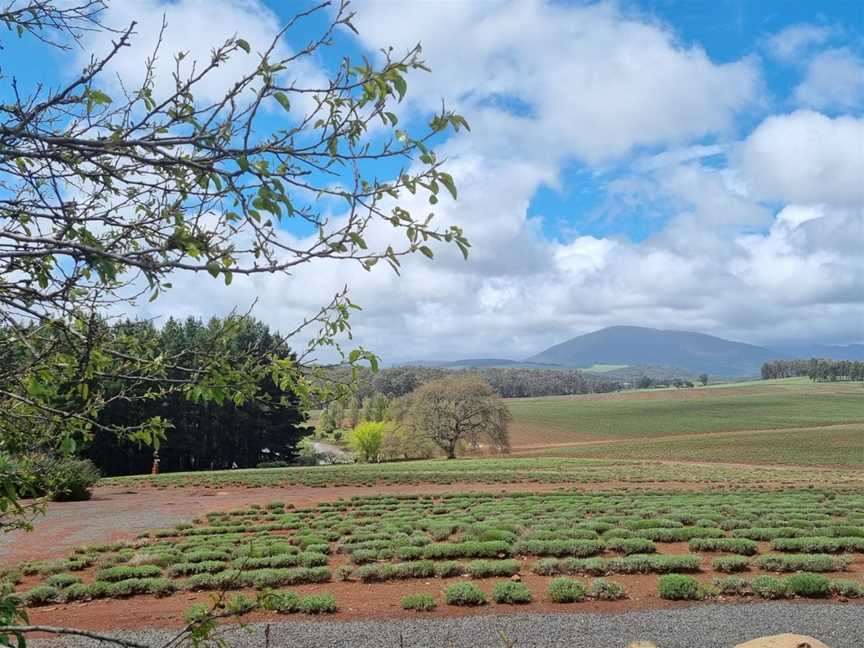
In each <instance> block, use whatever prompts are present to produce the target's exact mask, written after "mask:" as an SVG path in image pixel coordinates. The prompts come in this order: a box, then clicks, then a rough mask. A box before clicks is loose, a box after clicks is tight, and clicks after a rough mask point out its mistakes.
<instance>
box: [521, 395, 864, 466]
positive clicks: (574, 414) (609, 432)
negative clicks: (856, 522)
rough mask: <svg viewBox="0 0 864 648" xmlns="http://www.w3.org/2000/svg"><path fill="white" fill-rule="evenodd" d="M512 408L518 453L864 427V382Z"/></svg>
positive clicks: (577, 399)
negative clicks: (609, 442)
mask: <svg viewBox="0 0 864 648" xmlns="http://www.w3.org/2000/svg"><path fill="white" fill-rule="evenodd" d="M509 407H510V411H511V412H512V414H513V425H512V429H511V445H512V446H513V448H514V449H516V450H519V449H520V448H523V447H535V448H536V447H540V446H543V445H555V444H566V443H582V442H591V441H605V440H621V439H628V440H629V439H638V440H645V439H652V438H657V437H666V436H673V435H696V434H710V433H716V432H734V431H745V430H777V429H788V428H798V429H800V428H814V427H821V426H829V425H840V424H849V423H858V424H864V385H862V384H861V383H833V384H828V383H812V382H810V381H806V382H805V381H802V380H800V379H789V380H776V381H758V382H753V383H736V384H731V385H728V386H713V387H707V388H695V389H662V390H649V391H641V390H640V391H633V392H621V393H615V394H596V395H586V396H556V397H545V398H526V399H512V400H510V401H509ZM766 440H767V438H766ZM862 453H864V446H862ZM589 456H590V455H589ZM801 456H802V457H806V456H807V455H806V453H802V455H801ZM841 463H842V462H841Z"/></svg>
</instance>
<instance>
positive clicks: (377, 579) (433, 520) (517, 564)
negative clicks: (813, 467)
mask: <svg viewBox="0 0 864 648" xmlns="http://www.w3.org/2000/svg"><path fill="white" fill-rule="evenodd" d="M759 541H761V542H763V543H769V542H770V545H764V544H763V545H760V544H759ZM672 543H677V544H672ZM684 543H686V544H684ZM664 545H665V546H664ZM682 545H683V547H682ZM717 552H722V553H725V554H727V555H725V556H723V557H722V558H718V557H717ZM862 555H864V496H862V494H861V492H860V491H848V492H842V491H832V490H828V489H824V488H823V489H814V490H797V491H787V492H778V491H772V492H756V491H746V490H742V491H737V492H726V493H721V492H715V491H708V492H703V493H684V492H679V493H625V492H621V491H606V492H595V493H583V492H578V491H572V492H557V493H530V492H523V493H511V494H503V495H502V494H482V493H452V494H446V495H401V496H367V497H352V498H351V499H350V500H347V499H342V500H338V501H334V502H326V503H322V504H319V505H318V506H312V507H304V508H295V507H294V506H292V505H290V504H286V503H284V502H281V501H273V502H271V503H268V504H266V505H265V506H260V505H255V506H250V507H244V508H239V509H235V510H230V511H221V512H213V513H210V514H208V515H207V516H206V517H202V518H201V519H198V520H194V521H191V522H188V523H182V524H178V525H176V526H175V527H173V528H166V529H157V530H153V531H152V532H150V533H148V534H144V535H142V536H141V537H139V538H138V540H136V541H135V542H114V543H108V544H103V545H98V546H90V547H82V548H80V549H79V550H77V551H76V552H75V553H74V554H72V555H70V556H68V557H67V558H61V559H53V560H38V561H31V562H27V563H23V564H20V565H17V566H15V568H13V569H11V570H9V571H7V572H6V573H5V575H4V577H5V579H6V581H7V582H6V587H7V589H10V588H15V589H16V595H17V596H18V597H20V599H21V601H22V602H23V603H24V604H25V605H28V606H29V607H38V606H43V605H57V604H63V603H70V602H78V601H88V600H92V599H97V598H104V599H120V598H128V597H131V596H140V595H156V596H178V597H182V598H183V599H184V600H190V599H195V598H196V596H197V598H198V599H199V600H205V601H206V600H207V599H206V598H205V597H206V596H207V592H221V593H222V594H223V595H225V594H226V593H228V592H232V591H233V592H237V591H241V590H243V591H245V592H246V593H245V594H243V595H242V596H243V597H247V598H238V596H240V595H237V594H234V595H231V596H230V597H226V598H227V600H228V601H229V604H228V605H227V610H228V612H229V613H230V612H232V611H233V612H234V613H236V614H237V615H238V616H239V615H242V614H244V613H246V612H249V611H251V610H254V609H256V608H258V609H260V610H264V611H270V612H278V613H282V614H286V613H292V612H293V613H296V612H307V613H321V612H331V613H332V612H336V611H337V610H338V609H339V604H338V600H337V599H334V598H330V597H328V598H326V599H323V598H322V594H323V595H324V596H326V595H327V594H328V593H330V592H333V591H334V589H335V590H336V591H337V592H338V593H340V594H341V593H345V592H346V591H347V588H357V589H361V588H362V591H363V592H366V593H367V594H366V596H370V594H371V592H372V591H373V589H370V588H374V591H375V594H374V596H373V597H372V598H374V599H376V600H378V601H379V604H380V603H382V602H383V604H384V605H387V606H390V609H392V607H393V606H395V605H397V604H398V602H399V598H398V597H399V596H401V593H400V592H399V590H396V591H394V590H392V589H389V590H388V589H387V588H384V587H382V585H383V584H384V583H386V582H389V581H404V582H406V583H407V588H408V591H410V592H412V593H423V594H425V595H426V596H427V597H429V596H431V597H433V601H434V602H435V603H438V601H439V600H441V602H442V603H444V602H446V603H447V604H450V605H458V604H459V601H462V600H463V599H462V598H459V597H456V596H455V593H456V590H453V591H452V592H450V591H449V590H450V588H452V587H454V583H460V585H459V586H458V587H459V589H460V591H461V590H465V589H466V587H468V584H469V583H471V582H472V581H473V583H474V584H473V585H471V586H470V587H468V589H469V590H471V591H470V592H468V593H469V594H471V595H472V596H474V597H476V601H475V603H478V602H480V603H485V602H486V601H485V597H486V594H487V593H489V592H490V591H491V593H492V598H493V599H494V600H495V603H497V604H499V605H507V604H509V603H512V602H514V601H510V600H508V599H507V598H506V597H501V596H495V592H496V587H497V590H498V591H501V590H502V586H501V585H500V583H501V582H504V581H502V579H510V578H511V577H512V576H515V575H516V574H520V577H519V583H520V585H519V586H518V588H516V589H518V590H519V592H520V593H521V599H522V600H521V601H519V602H521V603H528V602H530V601H531V600H533V599H534V598H535V597H536V598H537V599H540V600H542V599H543V597H545V596H548V595H549V594H550V593H551V591H550V590H549V587H550V586H551V579H552V578H553V577H560V576H562V575H568V576H579V577H581V578H583V579H584V578H586V577H588V576H593V577H604V576H613V577H614V578H615V581H614V582H616V583H617V585H616V586H615V587H616V588H617V590H618V594H617V595H616V596H615V597H614V598H623V597H624V596H625V595H626V592H627V591H628V590H629V588H631V587H635V586H636V584H637V579H643V578H644V575H645V574H651V575H662V574H668V573H690V574H703V575H706V576H707V575H712V574H713V575H715V576H721V575H722V573H724V572H726V573H728V572H731V571H735V572H739V571H744V572H747V573H746V574H744V575H745V576H746V577H747V578H748V580H746V581H745V582H744V583H741V582H736V583H735V588H734V589H735V591H734V592H731V593H730V592H728V591H724V592H723V594H726V595H727V596H728V595H730V594H732V595H739V596H740V595H750V594H751V592H750V589H749V588H750V581H749V577H750V576H753V577H758V576H759V575H760V573H761V574H762V575H763V576H762V581H764V574H766V573H775V574H782V573H786V572H795V571H800V570H801V569H807V570H808V571H811V572H822V573H828V574H831V576H830V577H831V578H832V579H843V580H842V581H836V580H835V581H834V582H833V583H829V581H828V577H827V576H820V577H818V578H815V577H811V578H810V580H817V581H819V582H820V583H821V584H822V588H823V589H822V590H821V591H819V592H818V594H815V595H817V596H819V597H821V598H826V597H829V596H831V595H832V593H835V592H836V593H837V594H838V595H839V594H840V593H841V591H842V592H843V593H844V594H843V595H844V596H846V595H848V593H849V592H854V594H853V595H855V596H860V595H864V587H861V584H860V583H859V582H858V581H857V574H856V572H857V570H858V568H859V567H860V559H861V556H862ZM844 572H848V575H847V573H844ZM25 576H31V577H32V578H30V579H29V581H27V582H22V581H23V580H24V577H25ZM466 576H467V577H470V578H471V579H472V581H468V580H466V579H465V577H466ZM849 577H851V578H853V579H856V580H855V581H853V582H852V584H850V581H849ZM337 578H338V579H341V580H342V581H344V582H343V583H341V584H340V585H339V586H338V589H337V586H336V585H335V584H333V583H332V581H334V580H336V579H337ZM774 578H775V579H777V578H779V577H778V576H775V577H774ZM496 579H497V581H496ZM507 582H508V583H510V585H508V588H509V589H511V590H512V589H514V586H513V584H512V583H513V581H510V580H508V581H507ZM660 583H662V580H658V589H657V593H655V594H653V596H657V595H658V594H659V595H660V596H663V592H662V590H661V589H660V587H659V585H660ZM856 583H857V584H856ZM373 584H374V585H373ZM772 584H773V585H775V586H776V585H778V584H777V583H776V582H774V581H772ZM587 585H588V584H587V583H586V584H585V586H581V585H580V587H587ZM789 585H790V587H791V586H792V585H794V581H789ZM309 586H312V587H311V588H310V587H309ZM779 586H780V587H782V586H783V581H780V583H779ZM280 587H291V588H292V590H293V589H296V591H290V592H288V591H284V590H283V591H281V592H277V593H275V594H274V593H273V591H272V590H273V588H280ZM774 589H775V588H774V587H772V588H771V589H770V590H768V589H765V588H762V587H761V586H760V581H757V580H753V589H752V594H755V595H756V596H760V595H763V594H762V593H763V592H764V597H765V598H775V596H774ZM250 590H254V591H256V594H255V595H254V596H255V598H252V597H249V594H248V593H249V591H250ZM403 591H404V590H403ZM608 591H609V590H608V587H606V588H604V587H602V584H601V586H597V585H595V586H594V587H593V588H592V589H591V590H590V591H587V595H588V596H591V597H594V598H596V599H597V600H598V601H600V600H609V597H606V596H603V594H604V593H608ZM480 592H482V593H480ZM190 593H191V594H190ZM196 593H197V594H196ZM585 593H586V592H583V594H585ZM796 593H799V592H796ZM442 594H443V597H442ZM583 594H580V595H579V596H578V597H577V598H575V599H574V600H573V601H570V602H576V601H580V600H582V599H584V598H585V596H584V595H583ZM720 595H721V591H720V590H718V589H715V588H708V589H705V590H704V592H703V594H702V595H701V596H699V598H713V597H715V596H720ZM810 595H814V594H810ZM331 596H332V595H331ZM790 596H791V592H790ZM274 597H275V598H274ZM442 599H443V600H442ZM232 600H233V601H237V603H236V604H231V603H230V601H232ZM142 604H143V605H146V601H142ZM433 607H434V606H433ZM505 609H506V608H505Z"/></svg>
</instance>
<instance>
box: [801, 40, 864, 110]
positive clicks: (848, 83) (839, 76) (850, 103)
mask: <svg viewBox="0 0 864 648" xmlns="http://www.w3.org/2000/svg"><path fill="white" fill-rule="evenodd" d="M795 99H796V100H797V101H798V102H799V103H801V104H803V105H805V106H812V107H814V108H840V109H855V108H860V107H862V106H864V61H862V60H861V59H860V58H858V57H857V56H855V54H853V53H852V52H851V51H850V50H848V49H845V48H844V49H830V50H826V51H824V52H821V53H819V54H818V55H816V56H815V57H814V58H813V59H812V60H810V62H809V63H808V64H807V69H806V72H805V76H804V80H803V81H802V82H801V84H800V85H799V86H798V87H797V88H795Z"/></svg>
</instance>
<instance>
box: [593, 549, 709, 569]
mask: <svg viewBox="0 0 864 648" xmlns="http://www.w3.org/2000/svg"><path fill="white" fill-rule="evenodd" d="M701 564H702V559H701V558H699V556H692V555H689V554H687V555H654V554H632V555H630V556H624V557H621V558H612V559H610V560H607V561H606V569H607V571H609V572H612V573H618V574H651V573H655V574H668V573H671V572H693V571H699V567H700V565H701Z"/></svg>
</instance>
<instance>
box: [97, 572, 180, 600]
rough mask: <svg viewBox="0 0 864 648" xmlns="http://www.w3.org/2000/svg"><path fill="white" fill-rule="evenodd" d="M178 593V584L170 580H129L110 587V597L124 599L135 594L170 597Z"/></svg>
mask: <svg viewBox="0 0 864 648" xmlns="http://www.w3.org/2000/svg"><path fill="white" fill-rule="evenodd" d="M176 591H177V584H176V583H175V582H174V581H172V580H170V579H168V578H159V577H157V578H128V579H126V580H121V581H117V582H113V583H111V584H110V585H109V586H108V596H110V597H112V598H123V597H126V596H134V595H135V594H153V595H155V596H168V595H169V594H173V593H174V592H176Z"/></svg>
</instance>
